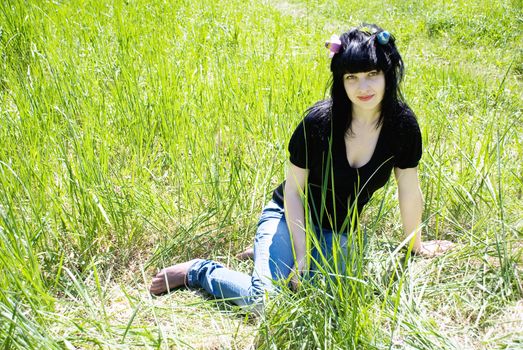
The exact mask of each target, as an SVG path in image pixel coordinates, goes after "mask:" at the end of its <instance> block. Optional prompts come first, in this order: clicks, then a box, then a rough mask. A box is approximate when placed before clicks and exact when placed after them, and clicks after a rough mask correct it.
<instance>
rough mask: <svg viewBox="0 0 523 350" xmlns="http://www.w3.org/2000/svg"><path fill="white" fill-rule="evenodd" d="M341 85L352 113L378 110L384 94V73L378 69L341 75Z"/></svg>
mask: <svg viewBox="0 0 523 350" xmlns="http://www.w3.org/2000/svg"><path fill="white" fill-rule="evenodd" d="M343 85H344V86H345V91H346V92H347V96H348V97H349V100H350V101H351V102H352V111H353V113H358V112H364V113H369V112H380V111H381V101H382V100H383V95H384V94H385V74H383V72H382V71H379V70H371V71H369V72H361V73H347V74H344V75H343Z"/></svg>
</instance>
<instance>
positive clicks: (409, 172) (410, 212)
mask: <svg viewBox="0 0 523 350" xmlns="http://www.w3.org/2000/svg"><path fill="white" fill-rule="evenodd" d="M394 175H395V177H396V182H397V184H398V200H399V204H400V213H401V222H402V223H403V232H404V233H405V237H408V236H409V235H410V234H412V233H413V232H414V231H416V233H415V234H414V236H413V237H412V240H413V241H414V242H413V246H412V251H413V252H414V253H416V254H419V253H422V252H421V250H422V244H421V214H422V213H423V196H422V194H421V189H420V186H419V179H418V168H417V167H416V168H407V169H400V168H394Z"/></svg>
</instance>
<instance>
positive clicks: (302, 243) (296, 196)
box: [284, 163, 309, 273]
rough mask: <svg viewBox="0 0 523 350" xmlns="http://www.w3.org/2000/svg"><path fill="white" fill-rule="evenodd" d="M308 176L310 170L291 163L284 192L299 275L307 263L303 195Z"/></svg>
mask: <svg viewBox="0 0 523 350" xmlns="http://www.w3.org/2000/svg"><path fill="white" fill-rule="evenodd" d="M308 176H309V170H308V169H302V168H299V167H297V166H296V165H294V164H292V163H289V167H288V169H287V176H286V179H285V192H284V202H285V205H284V207H285V219H286V221H287V225H288V227H289V231H290V233H291V235H292V240H293V246H294V252H295V254H296V264H297V266H295V267H296V268H297V272H299V273H301V272H302V271H303V270H304V269H305V262H306V259H305V253H306V251H305V250H306V240H305V210H304V204H303V200H304V198H303V195H304V189H305V184H306V182H307V177H308Z"/></svg>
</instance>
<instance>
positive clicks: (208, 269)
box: [187, 200, 347, 306]
mask: <svg viewBox="0 0 523 350" xmlns="http://www.w3.org/2000/svg"><path fill="white" fill-rule="evenodd" d="M318 231H320V230H319V229H318V228H316V232H318ZM316 237H317V238H318V245H315V246H314V247H313V248H312V251H311V261H312V262H311V270H312V271H314V270H315V269H316V268H317V267H318V266H319V265H324V264H325V263H328V262H329V261H330V260H331V259H332V257H333V256H334V252H333V242H334V241H336V242H337V244H334V246H335V247H341V249H342V250H343V252H342V255H343V256H346V253H347V236H346V235H344V234H334V233H333V232H332V231H331V230H327V229H322V230H321V234H317V235H316ZM318 247H319V248H320V249H318ZM342 260H343V259H342ZM293 266H294V255H293V252H292V243H291V237H290V233H289V229H288V227H287V222H286V221H285V214H284V210H283V208H282V207H281V206H279V205H278V204H277V203H276V202H274V201H272V200H271V201H270V202H269V203H268V204H267V206H265V208H264V209H263V211H262V215H261V217H260V220H259V222H258V229H257V231H256V237H255V240H254V270H253V273H252V275H250V276H249V275H248V274H245V273H241V272H237V271H233V270H230V269H228V268H226V267H225V266H223V265H221V264H219V263H217V262H215V261H211V260H198V261H197V262H195V263H194V264H193V265H192V266H191V267H190V268H189V271H188V275H187V283H188V286H189V287H193V288H198V287H200V288H203V289H204V290H205V291H207V292H208V293H210V294H212V295H213V296H215V297H216V298H219V299H227V300H229V301H231V302H233V303H235V304H237V305H239V306H247V305H251V304H259V303H262V302H263V300H264V295H265V294H266V293H267V294H271V293H273V292H275V291H276V290H277V288H278V287H277V283H275V282H278V281H281V280H285V279H286V278H288V276H289V274H290V273H291V269H292V268H293Z"/></svg>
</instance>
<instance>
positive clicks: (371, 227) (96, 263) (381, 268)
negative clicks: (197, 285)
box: [0, 0, 523, 350]
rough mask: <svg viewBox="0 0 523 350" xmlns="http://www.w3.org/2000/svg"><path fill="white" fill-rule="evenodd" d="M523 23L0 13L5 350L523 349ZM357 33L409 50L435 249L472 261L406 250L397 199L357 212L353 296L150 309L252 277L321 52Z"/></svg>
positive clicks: (294, 5)
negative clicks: (205, 278)
mask: <svg viewBox="0 0 523 350" xmlns="http://www.w3.org/2000/svg"><path fill="white" fill-rule="evenodd" d="M522 10H523V5H522V2H521V0H500V1H486V0H478V1H466V0H456V1H450V0H447V1H444V0H441V1H428V0H421V1H420V0H416V1H414V0H405V1H401V0H392V1H377V0H369V1H364V2H362V1H349V0H348V1H331V0H328V1H315V0H311V1H277V0H271V1H268V0H267V1H249V0H246V1H240V0H227V1H211V0H191V1H183V0H170V1H160V0H159V1H147V0H128V1H119V0H114V1H105V0H104V1H88V0H85V1H82V0H70V1H67V0H54V1H48V0H40V1H37V0H32V1H30V0H25V1H24V0H18V1H16V0H7V1H6V0H4V1H2V2H1V4H0V347H1V348H2V349H129V348H138V347H140V348H149V349H171V348H173V349H186V348H187V349H191V348H195V349H249V348H260V349H460V350H461V349H521V348H523V282H522V280H523V276H522V271H523V257H522V254H523V244H522V227H523V205H522V198H521V197H522V190H523V185H522V174H523V169H522V159H523V145H522V142H523V136H522V119H523V118H522V110H523V109H522V107H523V104H522V97H523V94H522V92H523V89H522V74H523V39H522V38H523V31H522V27H523V23H522V22H523V15H522V13H523V11H522ZM361 22H370V23H377V24H379V25H381V26H382V27H384V28H386V29H387V30H389V31H390V32H391V33H393V34H394V35H395V36H396V38H397V45H398V47H399V49H400V52H401V53H402V55H403V58H404V61H405V63H406V79H405V82H404V85H403V88H404V89H403V92H404V95H405V97H406V99H407V101H408V103H409V104H410V105H411V107H412V109H413V110H414V111H415V112H416V114H417V116H418V120H419V123H420V125H421V129H422V133H423V142H424V154H423V158H422V162H421V165H420V177H421V183H422V190H423V192H424V196H425V211H424V229H423V230H424V237H425V238H426V239H449V240H452V241H454V242H456V244H457V246H456V248H455V249H454V250H453V251H451V252H450V253H449V254H447V255H445V256H443V257H438V258H434V259H424V258H420V257H409V256H407V257H405V253H404V252H397V251H395V250H394V248H395V247H396V246H397V244H399V243H400V242H401V239H402V234H401V224H400V220H399V211H398V206H397V200H396V197H395V196H396V194H395V183H394V181H393V180H391V181H390V183H389V184H388V185H387V186H386V187H385V188H384V189H383V190H381V191H380V192H379V193H377V194H376V195H375V196H374V198H373V200H372V201H371V203H370V204H369V205H368V207H367V209H366V210H365V212H364V214H363V217H362V226H361V227H362V230H365V231H366V232H367V234H368V236H369V246H368V251H367V252H366V254H365V255H361V256H360V255H359V256H358V257H357V259H356V261H352V262H351V264H353V266H356V267H357V269H355V270H354V271H357V272H356V274H355V275H354V276H352V278H349V279H344V278H335V279H329V278H327V279H325V280H324V281H323V283H324V284H323V285H320V286H318V285H315V286H311V285H307V283H305V284H304V285H303V286H302V288H301V289H300V291H298V292H297V293H292V292H290V291H288V290H286V289H283V291H282V293H281V295H280V296H279V297H277V298H275V299H274V300H273V301H272V302H271V303H270V304H269V305H268V306H267V309H266V312H265V313H264V314H263V315H260V316H253V315H250V314H249V313H246V312H244V311H242V310H238V309H236V308H234V307H231V306H230V305H227V304H223V303H221V302H217V301H215V300H212V299H209V298H208V297H206V296H205V295H203V294H201V293H199V292H198V291H188V290H179V291H176V292H174V293H173V294H170V295H167V296H163V297H160V298H152V297H151V296H150V295H149V293H148V291H147V288H148V284H149V283H150V279H151V276H152V275H153V274H154V273H155V271H157V269H158V268H162V267H164V266H168V265H170V264H172V263H175V262H180V261H184V260H186V259H189V258H193V257H209V258H213V259H217V260H220V261H221V262H223V263H225V264H227V265H229V266H232V267H234V268H237V269H240V270H243V271H247V272H248V271H250V269H251V268H252V266H251V263H250V262H241V261H238V260H236V259H235V258H234V255H235V254H236V253H237V252H239V251H241V250H242V249H243V248H245V247H246V246H248V245H250V244H252V240H253V237H254V232H255V228H256V223H257V219H258V215H259V213H260V211H261V208H262V207H263V205H264V204H265V203H266V202H267V200H268V199H269V198H270V195H271V191H272V190H273V189H274V188H275V187H276V186H277V184H278V183H279V182H280V181H281V180H282V179H283V178H284V172H285V164H286V159H287V153H286V152H287V151H286V145H287V142H288V139H289V136H290V134H291V133H292V131H293V129H294V127H295V125H296V124H297V123H298V122H299V121H300V119H301V118H302V115H303V112H304V111H305V109H306V108H307V107H309V106H310V105H311V104H313V103H314V102H316V101H317V100H319V99H321V98H324V97H325V96H326V93H327V89H328V79H329V69H328V66H329V59H328V55H327V52H326V50H325V48H324V47H323V43H324V41H325V40H326V39H328V38H329V37H330V36H331V35H332V34H333V33H338V34H340V33H341V32H343V31H345V30H347V29H348V28H350V27H351V26H354V25H358V24H359V23H361ZM360 233H361V232H360ZM360 233H358V234H360ZM325 274H328V271H326V272H325Z"/></svg>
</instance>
